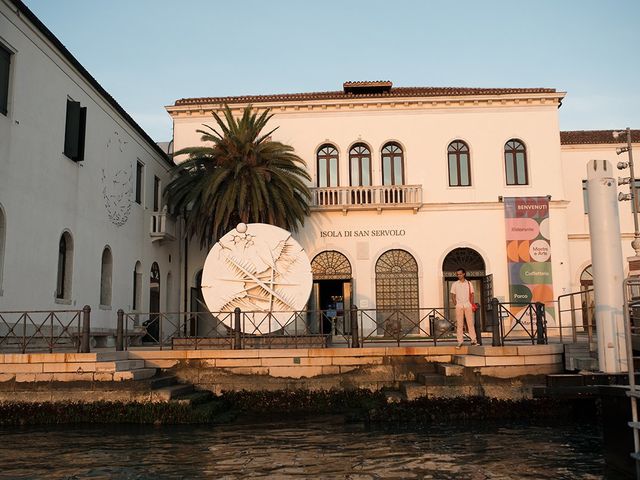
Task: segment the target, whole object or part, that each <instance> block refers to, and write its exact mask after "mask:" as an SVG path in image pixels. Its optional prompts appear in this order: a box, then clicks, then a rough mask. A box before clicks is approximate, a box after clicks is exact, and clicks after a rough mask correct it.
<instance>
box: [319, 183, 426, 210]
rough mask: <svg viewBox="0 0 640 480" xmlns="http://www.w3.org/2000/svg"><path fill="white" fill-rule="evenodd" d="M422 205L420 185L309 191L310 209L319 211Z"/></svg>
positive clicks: (325, 188)
mask: <svg viewBox="0 0 640 480" xmlns="http://www.w3.org/2000/svg"><path fill="white" fill-rule="evenodd" d="M403 205H404V206H407V207H410V208H419V207H420V206H421V205H422V185H378V186H367V187H319V188H312V189H311V207H312V208H321V209H331V208H348V209H367V208H372V207H390V206H403Z"/></svg>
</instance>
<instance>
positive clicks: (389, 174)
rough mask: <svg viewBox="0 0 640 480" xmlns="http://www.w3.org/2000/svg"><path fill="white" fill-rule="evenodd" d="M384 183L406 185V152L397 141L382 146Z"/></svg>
mask: <svg viewBox="0 0 640 480" xmlns="http://www.w3.org/2000/svg"><path fill="white" fill-rule="evenodd" d="M382 184H383V185H404V153H403V152H402V147H400V145H398V144H397V143H387V144H386V145H385V146H384V147H382Z"/></svg>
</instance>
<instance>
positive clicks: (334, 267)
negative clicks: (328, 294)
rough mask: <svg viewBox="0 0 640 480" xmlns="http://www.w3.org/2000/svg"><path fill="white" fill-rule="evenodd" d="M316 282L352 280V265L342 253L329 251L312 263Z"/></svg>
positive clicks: (314, 259) (315, 258)
mask: <svg viewBox="0 0 640 480" xmlns="http://www.w3.org/2000/svg"><path fill="white" fill-rule="evenodd" d="M311 272H312V273H313V279H314V280H351V263H350V262H349V259H348V258H347V257H345V256H344V255H343V254H342V253H340V252H337V251H335V250H327V251H324V252H321V253H319V254H318V255H316V256H315V257H313V260H312V261H311Z"/></svg>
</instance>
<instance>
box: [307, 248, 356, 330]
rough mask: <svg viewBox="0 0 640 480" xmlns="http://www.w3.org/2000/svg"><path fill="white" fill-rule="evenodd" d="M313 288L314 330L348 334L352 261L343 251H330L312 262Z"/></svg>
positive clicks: (312, 320)
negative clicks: (347, 313)
mask: <svg viewBox="0 0 640 480" xmlns="http://www.w3.org/2000/svg"><path fill="white" fill-rule="evenodd" d="M311 269H312V271H313V291H312V292H311V298H310V299H309V304H308V310H309V311H310V316H309V330H310V332H311V333H322V334H325V335H326V334H349V333H351V324H350V322H348V321H347V318H348V315H345V312H348V311H349V310H350V309H351V303H352V298H351V292H352V289H351V263H350V262H349V260H348V259H347V257H345V256H344V255H343V254H341V253H340V252H337V251H335V250H327V251H325V252H322V253H319V254H318V255H316V256H315V258H314V259H313V260H312V262H311Z"/></svg>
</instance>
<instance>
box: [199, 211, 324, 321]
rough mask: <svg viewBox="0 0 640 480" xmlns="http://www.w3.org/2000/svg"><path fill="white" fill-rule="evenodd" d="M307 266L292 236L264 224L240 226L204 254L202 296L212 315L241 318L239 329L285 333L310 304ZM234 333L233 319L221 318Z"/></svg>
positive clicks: (280, 229) (310, 284) (305, 255)
mask: <svg viewBox="0 0 640 480" xmlns="http://www.w3.org/2000/svg"><path fill="white" fill-rule="evenodd" d="M312 284H313V276H312V273H311V263H310V262H309V258H308V257H307V254H306V253H305V251H304V249H303V248H302V247H301V246H300V244H299V243H298V242H297V241H296V240H295V239H294V238H293V237H292V236H291V233H289V232H287V231H286V230H283V229H282V228H279V227H274V226H273V225H267V224H264V223H250V224H248V225H247V224H244V223H240V224H238V226H237V227H236V228H235V229H234V230H231V231H230V232H228V233H227V234H225V235H224V236H223V237H222V238H221V239H220V240H219V241H218V242H217V243H216V244H215V245H214V246H213V248H212V249H211V250H210V251H209V254H208V255H207V259H206V260H205V262H204V270H203V272H202V295H203V297H204V300H205V302H206V304H207V307H208V308H209V310H210V311H211V312H212V313H214V314H215V313H216V312H232V311H234V310H235V308H236V307H239V308H240V309H241V310H242V312H243V319H242V320H243V321H242V322H241V329H242V330H243V331H244V332H246V333H251V334H264V333H269V332H273V331H277V330H280V329H282V328H284V327H285V326H286V325H287V324H289V323H290V322H292V321H293V320H294V318H295V317H296V316H295V315H294V313H293V312H296V311H299V310H302V309H303V308H304V306H305V305H306V303H307V300H308V299H309V294H310V293H311V286H312ZM220 319H221V320H222V321H223V322H224V323H225V324H226V325H227V326H229V327H231V328H233V327H234V325H233V317H232V316H229V315H225V316H220Z"/></svg>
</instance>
